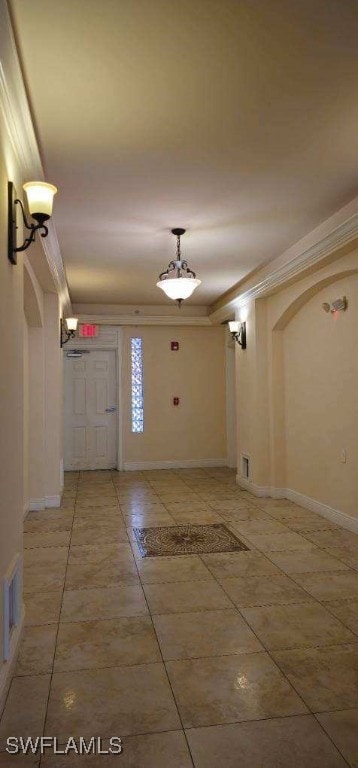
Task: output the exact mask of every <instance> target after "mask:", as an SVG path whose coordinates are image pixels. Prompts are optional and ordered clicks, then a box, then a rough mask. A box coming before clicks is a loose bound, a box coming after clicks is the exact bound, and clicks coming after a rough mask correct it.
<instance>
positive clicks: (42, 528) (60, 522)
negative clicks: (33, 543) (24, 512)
mask: <svg viewBox="0 0 358 768" xmlns="http://www.w3.org/2000/svg"><path fill="white" fill-rule="evenodd" d="M72 521H73V514H71V516H70V517H58V519H57V520H44V521H42V520H31V519H28V518H26V520H25V522H24V532H25V533H39V534H40V535H41V534H45V533H59V532H61V531H70V530H71V528H72Z"/></svg>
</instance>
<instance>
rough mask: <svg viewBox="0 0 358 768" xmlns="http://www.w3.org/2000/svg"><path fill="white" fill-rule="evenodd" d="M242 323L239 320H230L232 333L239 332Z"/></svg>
mask: <svg viewBox="0 0 358 768" xmlns="http://www.w3.org/2000/svg"><path fill="white" fill-rule="evenodd" d="M239 326H240V323H239V322H238V321H237V320H229V329H230V333H239Z"/></svg>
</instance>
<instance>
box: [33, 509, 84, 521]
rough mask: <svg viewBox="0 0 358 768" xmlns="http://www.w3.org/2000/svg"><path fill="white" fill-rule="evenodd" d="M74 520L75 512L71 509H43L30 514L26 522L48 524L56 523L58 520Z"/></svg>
mask: <svg viewBox="0 0 358 768" xmlns="http://www.w3.org/2000/svg"><path fill="white" fill-rule="evenodd" d="M72 518H73V510H71V509H60V508H55V509H42V510H39V511H38V512H29V513H28V514H27V516H26V518H25V522H28V523H31V522H35V521H36V522H38V523H48V522H51V521H54V522H56V521H57V520H72Z"/></svg>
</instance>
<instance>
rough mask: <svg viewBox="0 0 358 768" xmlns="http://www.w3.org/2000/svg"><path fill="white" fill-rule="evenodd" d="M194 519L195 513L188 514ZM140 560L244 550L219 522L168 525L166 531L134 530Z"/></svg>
mask: <svg viewBox="0 0 358 768" xmlns="http://www.w3.org/2000/svg"><path fill="white" fill-rule="evenodd" d="M190 514H192V516H193V518H195V519H196V517H197V514H198V513H197V512H196V511H195V512H192V513H191V512H190V502H189V504H188V510H187V516H188V517H189V516H190ZM133 530H134V535H135V538H136V541H137V544H138V547H139V551H140V553H141V555H142V557H158V556H162V555H171V556H173V555H203V554H209V553H210V552H240V551H242V550H245V549H248V547H247V546H246V544H244V543H243V542H242V541H240V539H238V538H237V537H236V536H234V534H233V532H232V531H230V530H229V528H227V526H226V525H224V524H223V523H219V524H214V525H191V524H190V523H188V525H175V526H171V525H168V526H167V527H166V528H165V527H164V528H134V529H133Z"/></svg>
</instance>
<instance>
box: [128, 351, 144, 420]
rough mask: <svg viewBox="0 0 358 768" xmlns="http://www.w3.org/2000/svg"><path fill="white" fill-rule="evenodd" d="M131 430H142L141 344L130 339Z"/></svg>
mask: <svg viewBox="0 0 358 768" xmlns="http://www.w3.org/2000/svg"><path fill="white" fill-rule="evenodd" d="M131 373H132V432H143V345H142V339H140V338H133V339H131Z"/></svg>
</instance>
